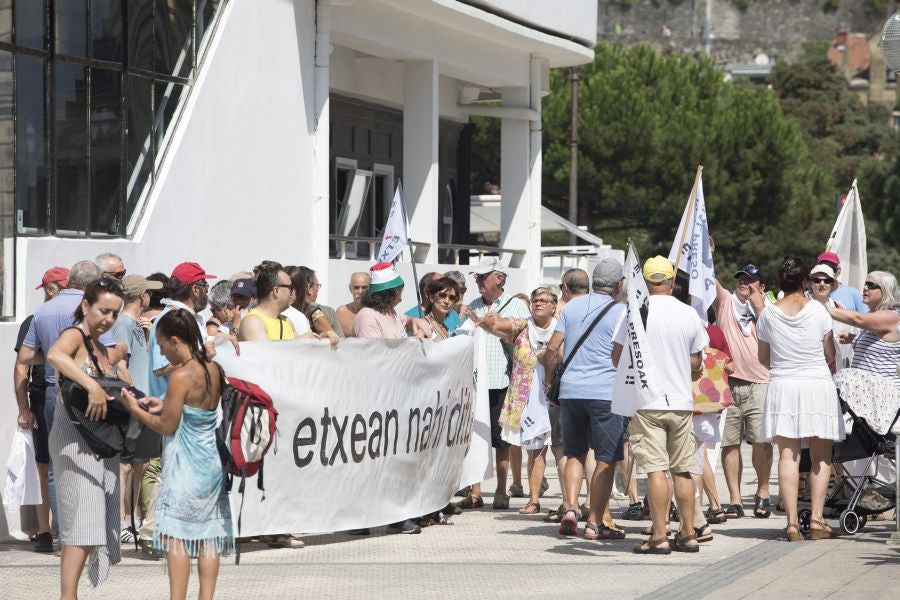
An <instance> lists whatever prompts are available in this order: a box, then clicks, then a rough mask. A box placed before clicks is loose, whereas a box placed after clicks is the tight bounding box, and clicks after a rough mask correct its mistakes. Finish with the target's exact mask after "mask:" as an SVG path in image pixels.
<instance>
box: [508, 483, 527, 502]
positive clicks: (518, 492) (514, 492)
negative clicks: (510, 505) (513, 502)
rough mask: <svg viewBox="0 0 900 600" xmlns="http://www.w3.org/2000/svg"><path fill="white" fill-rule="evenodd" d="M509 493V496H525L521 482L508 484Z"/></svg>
mask: <svg viewBox="0 0 900 600" xmlns="http://www.w3.org/2000/svg"><path fill="white" fill-rule="evenodd" d="M507 491H509V495H510V497H511V498H524V497H525V488H523V487H522V484H521V483H514V484H512V485H511V486H509V490H507Z"/></svg>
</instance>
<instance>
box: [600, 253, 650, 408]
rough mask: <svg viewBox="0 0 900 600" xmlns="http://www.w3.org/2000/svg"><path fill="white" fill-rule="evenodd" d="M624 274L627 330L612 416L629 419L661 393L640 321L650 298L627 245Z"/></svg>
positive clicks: (638, 262) (618, 370) (636, 262)
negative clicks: (642, 309) (626, 295)
mask: <svg viewBox="0 0 900 600" xmlns="http://www.w3.org/2000/svg"><path fill="white" fill-rule="evenodd" d="M624 274H625V285H626V286H628V287H627V289H628V301H627V304H626V307H625V320H624V321H623V322H622V324H621V327H627V328H628V329H627V331H628V337H627V343H626V345H625V347H624V348H623V349H622V356H621V357H620V358H619V366H618V368H617V369H616V384H615V387H614V388H613V401H612V412H614V413H615V414H617V415H624V416H626V417H630V416H632V415H633V414H634V413H635V411H637V410H640V409H641V408H642V407H643V406H646V405H647V404H649V403H650V402H652V401H654V400H655V399H657V398H661V397H662V393H660V391H659V389H658V388H659V384H658V381H659V377H658V376H657V371H656V362H655V361H654V360H653V356H652V355H651V353H650V348H649V346H648V344H647V331H646V330H645V329H644V321H643V319H642V318H641V307H643V306H647V305H648V303H649V300H650V294H649V293H648V292H647V282H646V281H644V273H643V269H642V268H641V261H640V259H639V258H638V256H637V253H636V252H635V251H634V246H632V245H631V244H629V245H628V256H626V257H625V268H624Z"/></svg>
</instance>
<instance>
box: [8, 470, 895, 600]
mask: <svg viewBox="0 0 900 600" xmlns="http://www.w3.org/2000/svg"><path fill="white" fill-rule="evenodd" d="M744 464H745V465H749V464H750V461H749V456H746V457H745V461H744ZM547 471H548V472H547V478H548V480H549V482H550V489H549V491H548V493H547V494H546V495H545V497H544V498H543V499H542V508H543V511H544V513H546V511H547V510H548V509H550V508H555V507H556V505H558V504H559V485H558V482H557V481H556V470H555V467H553V465H552V464H551V465H550V466H549V468H548V470H547ZM754 486H755V476H754V474H753V473H752V469H749V468H748V469H745V473H744V488H743V492H744V498H745V507H749V506H750V504H749V503H748V502H747V501H746V499H747V498H752V496H753V492H754V489H755V487H754ZM485 489H486V490H491V489H493V486H492V485H490V484H487V485H486V486H485ZM725 490H726V488H725V485H724V481H722V480H721V477H720V482H719V492H720V495H722V496H723V497H724V495H725ZM776 494H777V486H775V482H774V481H773V487H772V495H773V498H774V497H775V496H776ZM485 500H486V507H485V508H484V509H481V510H476V511H466V512H465V513H464V514H462V515H459V516H456V517H453V519H452V522H453V525H451V526H432V527H429V528H426V529H425V530H424V531H423V532H422V534H421V535H412V536H406V535H389V534H385V533H384V529H383V528H379V529H376V530H374V531H373V534H372V535H371V536H366V537H358V536H347V535H343V534H333V535H320V536H311V537H308V538H306V542H307V547H306V548H303V549H299V550H285V549H278V550H270V549H267V548H265V547H264V546H263V545H261V544H244V545H242V546H241V564H240V566H235V565H234V559H233V558H229V559H226V560H224V561H223V564H222V569H221V573H220V576H219V582H218V587H217V591H218V593H217V595H216V597H217V598H226V599H228V598H234V599H241V600H243V599H244V598H246V597H248V596H250V595H252V596H255V597H261V598H300V597H314V598H341V599H346V598H381V597H390V598H449V597H451V596H452V597H455V598H460V599H462V600H468V599H470V598H491V599H497V598H513V597H517V598H528V600H538V599H542V598H547V599H551V598H552V599H554V600H555V599H557V598H560V597H564V598H592V599H593V598H597V597H601V596H602V597H604V598H614V599H620V598H641V597H646V598H651V597H653V598H663V597H664V598H667V599H680V598H685V599H687V598H701V597H705V598H712V599H722V600H726V599H727V600H736V599H739V598H750V597H752V598H753V599H754V600H757V599H765V598H773V599H774V598H811V597H816V598H821V597H825V596H834V597H839V598H867V599H871V600H876V599H881V598H884V599H888V598H891V599H893V598H896V597H897V595H898V585H900V583H898V582H900V552H896V551H893V550H891V549H890V548H888V547H887V545H886V544H885V541H886V540H887V538H888V537H889V536H890V534H891V532H893V531H894V523H893V521H880V522H874V523H872V522H870V523H869V524H867V525H866V527H865V528H864V529H863V530H862V532H860V533H858V534H857V535H855V536H852V537H847V538H842V539H837V540H822V541H815V542H812V541H808V540H807V541H804V542H800V543H793V544H788V543H787V542H785V541H783V529H784V526H785V524H786V520H785V518H784V516H783V515H781V514H779V513H775V514H774V515H772V517H771V518H769V519H755V518H753V517H752V516H750V515H751V514H752V513H751V511H749V510H748V511H747V515H748V516H747V517H744V518H743V519H739V520H733V521H730V522H729V523H727V524H725V525H719V526H716V527H715V538H714V539H713V540H712V542H710V543H708V544H703V547H702V550H701V551H700V553H698V554H679V553H673V554H671V555H669V556H637V555H634V554H632V553H631V547H632V546H633V545H634V544H636V543H638V541H639V540H641V539H643V536H641V535H640V534H639V533H638V532H639V530H640V529H641V528H643V527H645V526H646V525H648V523H647V522H638V521H621V520H618V523H619V525H620V526H621V525H624V526H625V527H626V529H627V533H628V535H627V538H626V539H625V540H621V541H608V542H588V541H585V540H583V539H561V538H560V537H559V536H558V535H557V528H556V526H555V525H553V524H549V523H544V522H543V521H542V520H541V518H540V517H535V516H523V515H519V514H518V513H517V512H516V511H517V510H518V508H520V507H521V506H524V505H525V502H526V501H527V500H526V499H515V498H514V499H513V500H512V503H511V509H510V510H508V511H494V510H491V509H490V508H489V507H490V500H489V496H485ZM626 505H627V503H626V502H613V515H614V516H615V515H618V514H619V513H620V512H621V510H622V509H624V508H625V506H626ZM832 524H834V522H833V521H832ZM133 548H134V547H133V546H128V545H126V546H125V548H123V561H122V563H121V564H119V565H117V566H116V567H114V568H113V569H112V574H111V576H110V580H109V581H108V582H107V583H106V584H105V585H104V586H102V587H101V588H99V589H98V590H91V589H90V587H89V586H88V585H87V584H86V583H83V584H82V589H81V591H80V595H81V597H83V598H89V599H94V598H98V599H99V598H110V599H121V598H129V599H131V598H134V599H138V598H164V597H166V596H167V594H168V580H167V578H166V576H165V574H164V572H163V568H162V566H161V565H160V563H157V562H150V561H146V560H142V559H140V558H138V556H139V555H137V554H136V553H135V552H134V549H133ZM83 581H84V580H83ZM191 583H192V585H191V587H190V589H189V593H188V596H189V597H192V596H196V593H197V589H198V588H197V579H196V573H193V574H192V581H191ZM58 586H59V559H58V558H57V557H55V556H53V555H50V556H46V555H39V554H35V553H32V552H30V546H29V545H27V544H6V545H0V589H2V590H3V597H6V598H29V599H35V600H37V599H42V598H53V597H54V596H56V595H57V594H58V589H59V587H58Z"/></svg>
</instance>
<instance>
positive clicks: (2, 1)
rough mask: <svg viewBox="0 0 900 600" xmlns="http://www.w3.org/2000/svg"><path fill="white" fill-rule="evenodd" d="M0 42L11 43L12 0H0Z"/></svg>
mask: <svg viewBox="0 0 900 600" xmlns="http://www.w3.org/2000/svg"><path fill="white" fill-rule="evenodd" d="M0 42H10V43H12V0H0Z"/></svg>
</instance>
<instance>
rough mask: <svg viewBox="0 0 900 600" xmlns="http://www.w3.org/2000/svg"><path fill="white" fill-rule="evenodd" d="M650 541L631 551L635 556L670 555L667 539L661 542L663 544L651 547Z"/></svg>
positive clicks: (670, 550) (670, 549)
mask: <svg viewBox="0 0 900 600" xmlns="http://www.w3.org/2000/svg"><path fill="white" fill-rule="evenodd" d="M651 541H652V540H647V541H646V542H644V543H642V544H638V545H637V546H635V547H634V548H632V549H631V551H632V552H634V553H635V554H671V553H672V548H671V547H670V546H669V544H668V541H669V540H668V538H665V539H664V540H663V541H664V542H665V543H663V544H659V545H656V546H654V545H652V544H651V543H650V542H651Z"/></svg>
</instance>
